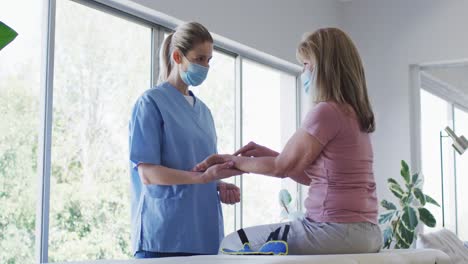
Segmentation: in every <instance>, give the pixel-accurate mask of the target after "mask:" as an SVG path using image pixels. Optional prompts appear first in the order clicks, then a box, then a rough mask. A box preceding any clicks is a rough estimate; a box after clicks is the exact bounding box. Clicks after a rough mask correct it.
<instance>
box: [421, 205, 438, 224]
mask: <svg viewBox="0 0 468 264" xmlns="http://www.w3.org/2000/svg"><path fill="white" fill-rule="evenodd" d="M418 211H419V218H420V219H421V221H422V222H423V223H424V224H425V225H427V226H428V227H435V225H436V219H435V218H434V216H433V215H432V214H431V212H429V210H427V209H426V208H418Z"/></svg>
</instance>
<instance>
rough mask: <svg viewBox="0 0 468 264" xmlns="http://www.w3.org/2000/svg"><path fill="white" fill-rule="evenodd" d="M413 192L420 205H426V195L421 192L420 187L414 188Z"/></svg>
mask: <svg viewBox="0 0 468 264" xmlns="http://www.w3.org/2000/svg"><path fill="white" fill-rule="evenodd" d="M413 193H414V196H415V197H416V199H418V200H419V202H420V203H421V205H422V206H424V205H426V196H425V195H424V194H423V192H422V191H421V189H419V188H414V189H413Z"/></svg>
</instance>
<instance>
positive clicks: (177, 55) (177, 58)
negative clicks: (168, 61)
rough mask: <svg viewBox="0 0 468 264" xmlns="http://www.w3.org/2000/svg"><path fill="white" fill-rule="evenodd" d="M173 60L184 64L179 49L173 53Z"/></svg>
mask: <svg viewBox="0 0 468 264" xmlns="http://www.w3.org/2000/svg"><path fill="white" fill-rule="evenodd" d="M172 59H173V60H174V62H175V63H177V64H181V63H182V54H181V51H180V50H178V49H175V50H174V52H173V53H172Z"/></svg>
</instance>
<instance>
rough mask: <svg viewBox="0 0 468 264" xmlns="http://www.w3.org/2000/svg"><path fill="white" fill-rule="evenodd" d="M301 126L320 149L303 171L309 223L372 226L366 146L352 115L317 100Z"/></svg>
mask: <svg viewBox="0 0 468 264" xmlns="http://www.w3.org/2000/svg"><path fill="white" fill-rule="evenodd" d="M346 109H347V110H346ZM302 128H303V129H304V130H306V131H307V132H308V133H309V134H310V135H312V136H314V137H315V138H316V139H317V140H318V141H319V142H320V143H321V144H322V145H323V149H322V152H321V153H320V155H319V156H318V158H317V159H316V160H315V161H314V162H313V163H312V164H311V165H310V166H309V167H308V168H307V169H306V170H305V173H306V175H307V176H309V177H310V178H311V183H310V186H309V191H308V197H307V198H306V200H305V208H306V210H307V217H308V218H309V219H310V220H312V221H315V222H336V223H355V222H370V223H374V224H377V214H378V201H377V195H376V186H375V180H374V174H373V168H372V164H373V152H372V144H371V141H370V136H369V134H368V133H366V132H363V131H361V129H360V126H359V122H358V119H357V117H356V115H355V114H354V111H352V109H351V108H350V107H348V108H346V107H345V106H342V105H339V104H336V103H333V102H321V103H318V104H317V105H316V106H315V107H314V108H313V109H312V110H311V111H309V113H308V114H307V116H306V117H305V119H304V121H303V124H302Z"/></svg>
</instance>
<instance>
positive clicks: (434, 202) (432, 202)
mask: <svg viewBox="0 0 468 264" xmlns="http://www.w3.org/2000/svg"><path fill="white" fill-rule="evenodd" d="M425 196H426V202H427V203H430V204H433V205H437V206H438V207H440V205H439V203H438V202H436V200H434V199H433V198H432V197H430V196H429V195H427V194H426V195H425Z"/></svg>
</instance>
